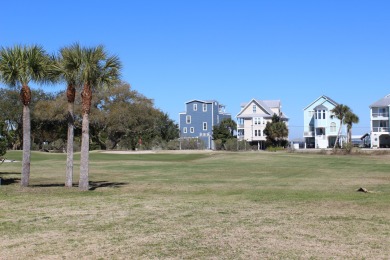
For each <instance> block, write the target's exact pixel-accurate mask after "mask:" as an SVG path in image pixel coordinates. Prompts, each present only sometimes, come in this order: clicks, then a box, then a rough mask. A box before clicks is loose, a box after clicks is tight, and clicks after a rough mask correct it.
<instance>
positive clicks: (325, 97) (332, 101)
mask: <svg viewBox="0 0 390 260" xmlns="http://www.w3.org/2000/svg"><path fill="white" fill-rule="evenodd" d="M321 98H323V99H325V101H326V100H327V101H329V102H330V103H332V104H333V105H335V106H337V105H338V104H339V103H337V102H336V101H334V100H333V99H331V98H330V97H328V96H325V95H322V96H320V97H319V98H317V99H316V100H314V101H313V102H311V103H310V104H309V105H308V106H306V107H305V108H304V109H303V110H306V109H307V108H308V107H310V106H311V105H313V104H314V103H315V102H317V101H318V100H319V99H321Z"/></svg>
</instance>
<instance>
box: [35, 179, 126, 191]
mask: <svg viewBox="0 0 390 260" xmlns="http://www.w3.org/2000/svg"><path fill="white" fill-rule="evenodd" d="M127 184H129V183H127V182H109V181H90V182H89V187H90V188H89V190H96V189H98V188H105V187H109V188H119V187H121V186H124V185H127ZM78 186H79V185H78V184H73V187H76V188H77V187H78ZM30 187H41V188H46V187H65V184H64V183H48V184H35V185H30Z"/></svg>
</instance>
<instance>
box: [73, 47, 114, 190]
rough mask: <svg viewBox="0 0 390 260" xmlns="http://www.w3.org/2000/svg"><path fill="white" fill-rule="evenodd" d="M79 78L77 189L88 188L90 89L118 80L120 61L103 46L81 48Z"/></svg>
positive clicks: (108, 84)
mask: <svg viewBox="0 0 390 260" xmlns="http://www.w3.org/2000/svg"><path fill="white" fill-rule="evenodd" d="M81 56H82V61H81V62H82V64H81V69H80V72H81V78H82V81H83V90H82V92H81V99H82V108H81V113H82V117H83V121H82V135H81V158H80V180H79V189H81V190H88V189H89V180H88V174H89V114H90V109H91V101H92V89H94V90H96V89H98V88H100V87H102V86H110V85H112V84H113V83H115V82H117V81H118V80H119V75H120V69H121V63H120V61H119V58H118V57H117V56H108V54H107V53H106V52H105V50H104V47H103V46H101V45H99V46H97V47H95V48H83V49H82V54H81Z"/></svg>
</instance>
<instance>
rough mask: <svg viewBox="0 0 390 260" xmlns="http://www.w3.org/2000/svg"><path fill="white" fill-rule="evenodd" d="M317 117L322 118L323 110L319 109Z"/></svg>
mask: <svg viewBox="0 0 390 260" xmlns="http://www.w3.org/2000/svg"><path fill="white" fill-rule="evenodd" d="M317 117H318V119H321V110H317Z"/></svg>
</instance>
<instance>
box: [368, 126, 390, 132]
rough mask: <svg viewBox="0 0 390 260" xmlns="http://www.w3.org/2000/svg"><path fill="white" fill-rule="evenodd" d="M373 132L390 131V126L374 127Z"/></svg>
mask: <svg viewBox="0 0 390 260" xmlns="http://www.w3.org/2000/svg"><path fill="white" fill-rule="evenodd" d="M372 131H373V132H389V127H373V128H372Z"/></svg>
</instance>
